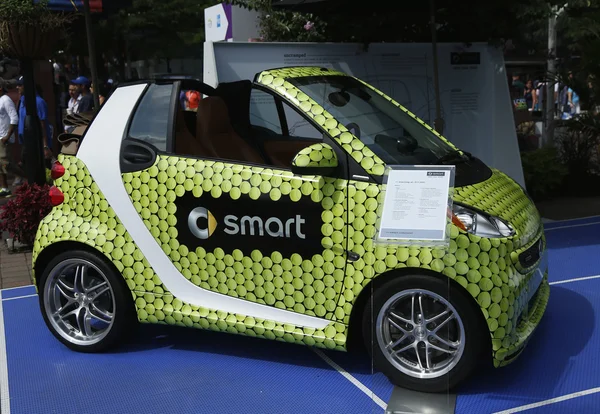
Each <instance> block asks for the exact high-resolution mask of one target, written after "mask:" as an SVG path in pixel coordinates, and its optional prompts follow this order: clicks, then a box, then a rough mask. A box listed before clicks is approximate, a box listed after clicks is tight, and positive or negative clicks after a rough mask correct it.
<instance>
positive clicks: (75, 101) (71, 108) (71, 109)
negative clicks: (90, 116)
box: [67, 84, 82, 115]
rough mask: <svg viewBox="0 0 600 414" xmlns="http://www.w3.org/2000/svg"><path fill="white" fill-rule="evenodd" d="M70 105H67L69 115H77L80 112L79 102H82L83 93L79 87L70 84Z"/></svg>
mask: <svg viewBox="0 0 600 414" xmlns="http://www.w3.org/2000/svg"><path fill="white" fill-rule="evenodd" d="M69 96H70V97H71V98H70V99H69V103H68V104H67V114H69V115H71V114H76V113H77V112H79V102H81V98H82V97H81V92H80V88H79V86H77V85H74V84H69Z"/></svg>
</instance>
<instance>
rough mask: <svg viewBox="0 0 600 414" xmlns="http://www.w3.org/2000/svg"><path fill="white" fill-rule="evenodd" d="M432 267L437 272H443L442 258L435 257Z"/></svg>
mask: <svg viewBox="0 0 600 414" xmlns="http://www.w3.org/2000/svg"><path fill="white" fill-rule="evenodd" d="M431 269H433V270H435V271H436V272H441V271H442V270H444V262H443V261H442V260H440V259H433V261H432V262H431Z"/></svg>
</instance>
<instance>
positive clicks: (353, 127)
mask: <svg viewBox="0 0 600 414" xmlns="http://www.w3.org/2000/svg"><path fill="white" fill-rule="evenodd" d="M346 129H347V130H348V131H351V130H354V135H355V136H356V138H359V139H360V127H359V126H358V124H356V123H354V122H350V123H349V124H347V125H346Z"/></svg>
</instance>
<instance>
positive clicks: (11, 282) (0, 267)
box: [0, 234, 32, 289]
mask: <svg viewBox="0 0 600 414" xmlns="http://www.w3.org/2000/svg"><path fill="white" fill-rule="evenodd" d="M5 236H6V234H5V235H4V236H3V237H2V241H1V242H0V289H7V288H15V287H19V286H27V285H31V282H32V281H31V251H22V252H21V251H20V252H16V253H13V252H10V251H9V249H8V247H7V245H6V237H5Z"/></svg>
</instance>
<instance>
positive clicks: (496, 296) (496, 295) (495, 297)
mask: <svg viewBox="0 0 600 414" xmlns="http://www.w3.org/2000/svg"><path fill="white" fill-rule="evenodd" d="M486 280H489V279H486ZM490 296H491V298H492V302H494V303H500V301H501V300H502V290H501V289H500V288H498V287H495V288H493V289H492V291H491V292H490Z"/></svg>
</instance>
